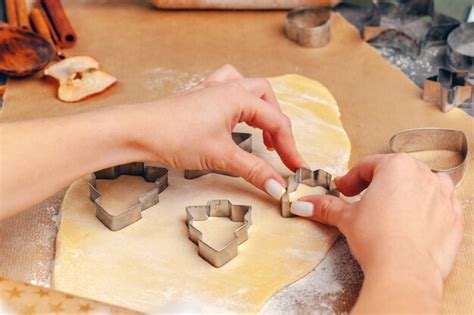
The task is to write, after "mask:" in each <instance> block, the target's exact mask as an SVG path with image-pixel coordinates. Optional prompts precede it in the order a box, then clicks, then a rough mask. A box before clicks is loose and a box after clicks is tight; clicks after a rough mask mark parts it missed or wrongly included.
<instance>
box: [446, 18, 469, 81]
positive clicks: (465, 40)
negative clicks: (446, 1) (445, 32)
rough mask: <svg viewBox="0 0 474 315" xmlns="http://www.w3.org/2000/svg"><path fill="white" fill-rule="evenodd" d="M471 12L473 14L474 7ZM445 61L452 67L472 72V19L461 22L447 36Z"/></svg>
mask: <svg viewBox="0 0 474 315" xmlns="http://www.w3.org/2000/svg"><path fill="white" fill-rule="evenodd" d="M471 14H473V15H474V9H473V10H472V12H471ZM447 41H448V45H447V46H448V47H447V54H446V62H447V63H448V64H449V66H451V67H452V68H453V69H456V70H461V71H468V72H471V73H474V21H473V22H471V23H463V24H461V26H459V27H458V28H456V29H455V30H454V31H452V32H451V33H450V34H449V36H448V40H447Z"/></svg>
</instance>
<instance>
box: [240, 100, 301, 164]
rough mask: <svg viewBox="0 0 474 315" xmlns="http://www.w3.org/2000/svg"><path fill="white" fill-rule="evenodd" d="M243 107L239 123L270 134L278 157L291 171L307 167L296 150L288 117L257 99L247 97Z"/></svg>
mask: <svg viewBox="0 0 474 315" xmlns="http://www.w3.org/2000/svg"><path fill="white" fill-rule="evenodd" d="M242 106H243V111H242V113H241V117H240V120H239V122H245V123H247V124H249V125H250V126H254V127H258V128H260V129H262V130H263V131H265V132H268V133H269V134H270V136H271V138H272V141H273V144H274V145H275V149H276V151H277V153H278V155H279V156H280V158H281V160H282V161H283V163H284V164H285V165H286V166H287V167H288V168H289V169H291V170H292V171H296V169H298V168H300V167H303V166H306V162H305V161H304V160H303V158H302V157H301V155H300V154H299V152H298V150H297V149H296V143H295V138H294V136H293V131H292V130H291V122H290V120H289V118H288V117H287V116H286V115H284V114H283V113H282V112H280V111H278V110H276V109H275V108H274V107H271V106H268V103H266V102H265V101H263V100H261V99H259V98H255V97H247V98H246V99H245V100H244V102H243V103H242Z"/></svg>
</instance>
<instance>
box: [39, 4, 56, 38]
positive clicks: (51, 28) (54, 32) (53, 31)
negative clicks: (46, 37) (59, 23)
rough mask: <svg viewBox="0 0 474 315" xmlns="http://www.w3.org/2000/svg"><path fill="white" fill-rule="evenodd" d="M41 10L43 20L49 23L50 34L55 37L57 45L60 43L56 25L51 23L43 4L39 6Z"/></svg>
mask: <svg viewBox="0 0 474 315" xmlns="http://www.w3.org/2000/svg"><path fill="white" fill-rule="evenodd" d="M39 10H40V11H41V15H42V16H43V20H44V21H45V22H46V25H48V29H49V34H50V35H51V38H52V39H53V42H54V43H55V44H56V45H59V37H58V34H56V31H55V29H54V26H53V24H51V21H50V20H49V17H48V15H47V14H46V12H44V9H43V7H42V6H40V7H39Z"/></svg>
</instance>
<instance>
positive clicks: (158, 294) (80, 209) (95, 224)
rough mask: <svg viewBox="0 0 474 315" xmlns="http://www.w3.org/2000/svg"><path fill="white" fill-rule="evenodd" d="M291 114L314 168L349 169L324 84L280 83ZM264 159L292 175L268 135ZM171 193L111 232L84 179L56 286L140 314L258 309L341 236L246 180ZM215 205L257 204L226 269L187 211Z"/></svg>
mask: <svg viewBox="0 0 474 315" xmlns="http://www.w3.org/2000/svg"><path fill="white" fill-rule="evenodd" d="M270 82H271V84H272V86H273V88H274V89H275V93H276V95H277V98H278V100H279V102H280V105H281V107H282V110H283V111H284V112H285V113H286V114H287V115H289V117H290V118H291V120H292V124H293V130H294V134H295V138H296V142H297V145H298V148H299V150H300V152H301V153H302V154H303V156H304V158H305V159H306V161H307V162H308V163H309V166H310V167H311V168H312V169H317V168H321V169H325V170H327V171H329V172H331V173H333V174H343V173H344V172H345V171H346V170H347V165H348V161H349V155H350V142H349V139H348V136H347V134H346V132H345V131H344V129H343V127H342V124H341V122H340V119H339V115H340V114H339V109H338V107H337V104H336V101H335V100H334V98H333V96H332V95H331V94H330V92H329V91H328V90H327V89H326V88H325V87H324V86H322V85H321V84H320V83H318V82H316V81H313V80H310V79H308V78H305V77H302V76H299V75H285V76H282V77H276V78H271V79H270ZM238 129H239V131H246V132H251V133H252V134H253V147H254V154H257V155H259V156H261V157H263V158H264V159H266V160H268V161H269V162H270V163H271V164H272V165H273V166H274V167H275V168H276V169H277V170H278V171H279V172H280V173H281V174H283V175H290V171H289V170H288V169H287V168H286V167H285V166H284V165H283V164H282V163H281V161H280V159H279V158H278V156H277V154H276V153H275V152H270V151H267V150H266V149H265V147H264V145H263V143H262V138H261V132H260V131H258V130H256V129H252V128H248V127H246V126H239V128H238ZM169 182H170V186H169V187H168V188H167V190H166V191H165V192H163V193H162V194H160V202H159V203H158V204H157V205H156V206H154V207H152V208H149V209H147V210H145V211H144V212H143V218H142V220H140V221H138V222H136V223H134V224H133V225H131V226H129V227H127V228H125V229H123V230H120V231H117V232H111V231H109V230H108V229H107V228H106V227H105V226H103V225H102V224H101V223H100V222H99V221H98V220H97V219H96V218H95V208H94V205H93V203H92V202H91V201H90V200H89V191H88V188H87V183H88V178H87V177H85V178H82V179H80V180H78V181H76V182H75V183H74V184H73V185H72V186H71V187H70V189H69V191H68V193H67V195H66V197H65V198H64V202H63V206H62V221H61V225H60V229H59V233H58V237H57V252H56V260H55V268H54V274H53V286H54V288H55V289H58V290H61V291H65V292H68V293H72V294H76V295H79V296H84V297H90V298H94V299H96V300H101V301H105V302H109V303H112V304H116V305H121V306H124V307H129V308H132V309H136V310H139V311H145V312H154V311H159V310H164V309H166V308H167V307H169V305H170V304H173V303H175V304H176V303H177V304H185V305H199V307H200V310H201V311H208V312H224V311H227V312H241V313H243V312H245V313H248V312H252V313H254V312H258V311H259V309H260V308H261V306H262V305H263V304H264V302H265V301H266V300H267V299H268V298H270V297H271V296H272V295H273V294H274V293H275V292H277V291H278V290H279V289H281V288H283V287H285V286H287V285H289V284H291V283H293V282H294V281H296V280H298V279H300V278H301V277H303V276H304V275H306V274H307V273H308V272H310V271H311V270H312V269H313V268H314V267H315V266H317V265H318V264H319V262H320V261H321V260H322V259H323V258H324V256H325V254H326V252H327V250H328V249H329V247H330V246H331V245H332V243H333V242H334V240H335V239H336V238H337V236H338V232H337V230H336V229H334V228H331V227H328V226H323V225H320V224H317V223H314V222H311V221H309V220H305V219H301V218H286V219H285V218H282V217H281V215H280V208H279V204H278V203H277V202H275V201H273V200H272V199H271V198H270V197H268V196H267V195H266V194H264V193H263V192H260V191H258V190H257V189H256V188H254V187H252V186H251V185H249V184H247V183H246V182H245V181H244V180H242V179H241V178H232V177H227V176H222V175H216V174H210V175H206V176H203V177H201V178H198V179H194V180H186V179H184V178H183V172H182V171H180V170H170V174H169ZM210 199H229V200H230V201H231V202H232V203H234V204H249V205H252V208H253V209H252V226H251V227H250V230H249V239H248V240H247V241H246V242H245V243H243V244H242V245H240V246H239V255H238V256H237V257H236V258H235V259H233V260H232V261H230V262H229V263H228V264H226V265H225V266H223V267H222V268H219V269H216V268H214V267H212V266H211V265H209V264H208V263H207V262H206V261H204V260H203V259H201V258H200V257H199V256H198V255H197V246H196V245H195V244H194V243H192V242H191V241H190V240H189V239H188V234H187V227H186V225H185V210H184V209H185V206H187V205H204V204H205V203H206V202H207V201H208V200H210Z"/></svg>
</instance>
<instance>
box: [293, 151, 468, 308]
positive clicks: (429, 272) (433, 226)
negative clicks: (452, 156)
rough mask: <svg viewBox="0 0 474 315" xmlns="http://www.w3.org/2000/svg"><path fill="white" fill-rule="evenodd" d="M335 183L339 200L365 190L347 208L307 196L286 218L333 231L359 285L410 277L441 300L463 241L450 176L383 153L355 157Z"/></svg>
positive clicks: (334, 200) (404, 156)
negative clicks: (354, 264) (347, 251)
mask: <svg viewBox="0 0 474 315" xmlns="http://www.w3.org/2000/svg"><path fill="white" fill-rule="evenodd" d="M335 183H336V186H337V187H338V189H339V190H340V191H341V192H342V193H343V194H344V195H346V196H355V195H357V194H359V193H361V192H362V191H364V190H365V189H366V191H365V192H364V193H363V195H362V198H361V200H360V201H358V202H355V203H353V204H349V203H347V202H345V201H343V200H342V199H340V198H337V197H334V196H307V197H304V198H301V199H300V200H299V201H297V202H294V203H292V205H291V208H292V212H293V213H294V214H296V215H301V216H306V217H309V218H311V219H313V220H315V221H318V222H321V223H326V224H330V225H334V226H336V227H338V228H339V230H340V231H341V232H342V233H343V234H344V235H345V236H346V238H347V241H348V243H349V246H350V248H351V251H352V253H353V255H354V257H355V258H356V259H357V261H358V262H359V263H360V265H361V267H362V269H363V271H364V273H365V275H366V281H367V280H368V279H370V278H371V277H375V278H378V280H377V279H376V280H374V281H382V279H383V277H388V276H389V275H393V278H391V279H390V281H391V282H392V283H393V284H394V286H395V284H396V282H397V281H402V280H401V279H404V275H406V274H409V275H410V277H412V278H413V277H418V278H419V279H423V281H424V282H425V284H429V285H430V286H431V288H432V289H433V290H434V289H436V290H437V292H436V293H437V294H438V295H439V297H440V292H441V291H442V282H443V279H445V278H446V277H447V276H448V274H449V272H450V270H451V268H452V266H453V263H454V260H455V257H456V253H457V251H458V248H459V245H460V243H461V240H462V235H463V215H462V207H461V204H460V202H459V200H458V199H457V198H456V197H455V196H454V185H453V182H452V180H451V178H450V177H449V176H448V175H446V174H443V173H438V174H435V173H433V172H432V171H431V170H430V169H429V167H428V166H427V165H425V164H424V163H422V162H420V161H417V160H415V159H413V158H411V157H410V156H409V155H407V154H387V155H374V156H369V157H366V158H364V159H362V160H361V161H360V162H359V163H357V164H356V165H355V167H354V168H353V169H351V170H350V171H349V173H348V174H347V175H345V176H342V177H340V178H337V179H336V181H335ZM425 276H426V277H425ZM390 281H389V282H390ZM406 285H407V287H408V286H409V283H407V284H406ZM364 287H366V284H364ZM405 289H406V288H405ZM407 292H410V290H407ZM358 305H359V303H358ZM425 311H427V310H425Z"/></svg>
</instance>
